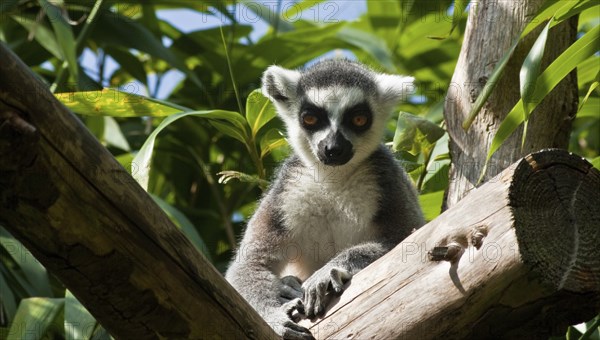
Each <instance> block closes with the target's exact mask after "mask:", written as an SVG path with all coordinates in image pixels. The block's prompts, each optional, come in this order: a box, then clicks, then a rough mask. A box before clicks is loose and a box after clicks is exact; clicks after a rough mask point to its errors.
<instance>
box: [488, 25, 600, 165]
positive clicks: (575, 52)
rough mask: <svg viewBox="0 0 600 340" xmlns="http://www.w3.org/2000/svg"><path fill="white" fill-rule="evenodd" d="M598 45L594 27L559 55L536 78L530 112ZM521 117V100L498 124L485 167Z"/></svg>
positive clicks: (599, 35) (599, 32)
mask: <svg viewBox="0 0 600 340" xmlns="http://www.w3.org/2000/svg"><path fill="white" fill-rule="evenodd" d="M599 43H600V26H596V27H595V28H594V29H592V30H591V31H589V32H588V33H586V34H585V35H584V36H583V37H581V38H580V39H578V40H577V41H575V42H574V43H573V44H572V45H571V46H570V47H569V48H568V49H567V50H566V51H564V52H563V53H562V54H561V55H559V56H558V57H557V58H556V60H554V62H552V64H550V66H548V68H546V70H544V72H543V73H542V74H541V75H540V76H539V77H538V80H537V86H536V89H535V92H534V94H533V95H532V97H531V98H532V100H533V101H534V102H533V105H534V106H533V107H532V110H533V109H534V108H535V106H537V104H538V103H539V102H541V101H542V99H543V98H544V97H545V96H546V95H547V94H548V93H550V91H552V89H553V88H554V87H555V86H556V85H557V84H558V83H559V82H560V81H561V80H562V79H563V78H564V77H566V76H567V74H569V72H571V71H572V70H573V69H574V68H576V67H577V65H579V63H581V62H582V61H584V60H586V59H587V58H589V57H590V56H591V55H593V54H594V53H596V52H597V49H598V44H599ZM523 117H524V113H523V103H522V99H521V100H519V102H518V103H517V104H515V106H513V108H512V110H511V111H510V112H509V113H508V115H507V116H506V118H505V119H504V120H503V121H502V123H501V124H500V127H499V128H498V131H497V132H496V135H495V136H494V139H493V140H492V144H491V146H490V149H489V150H488V154H487V158H486V165H487V163H488V161H489V160H490V158H491V157H492V155H493V154H494V153H495V152H496V151H497V150H498V148H500V146H501V145H502V143H504V141H505V140H506V139H507V138H508V137H509V136H510V135H511V134H512V133H513V132H514V131H515V130H516V129H517V128H518V127H519V125H521V123H522V122H523Z"/></svg>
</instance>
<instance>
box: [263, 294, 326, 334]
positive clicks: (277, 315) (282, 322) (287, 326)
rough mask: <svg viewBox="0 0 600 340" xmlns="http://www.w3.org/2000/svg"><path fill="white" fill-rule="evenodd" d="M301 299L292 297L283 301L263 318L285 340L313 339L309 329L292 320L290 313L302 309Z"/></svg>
mask: <svg viewBox="0 0 600 340" xmlns="http://www.w3.org/2000/svg"><path fill="white" fill-rule="evenodd" d="M302 308H303V305H302V300H300V299H293V300H291V301H289V302H286V303H284V304H283V305H282V306H281V307H279V309H277V310H276V311H275V312H274V313H271V314H270V315H269V316H268V317H267V318H266V319H265V320H266V321H267V323H268V324H269V325H270V326H271V328H273V330H274V331H275V332H276V333H277V334H279V335H280V336H282V337H283V339H285V340H314V339H315V338H314V337H313V336H312V334H311V333H310V331H309V330H308V329H306V328H305V327H302V326H300V325H298V324H297V323H295V322H294V321H292V313H293V312H294V311H296V310H302Z"/></svg>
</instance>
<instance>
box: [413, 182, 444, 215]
mask: <svg viewBox="0 0 600 340" xmlns="http://www.w3.org/2000/svg"><path fill="white" fill-rule="evenodd" d="M443 201H444V191H443V190H441V191H436V192H432V193H428V194H423V195H419V204H420V205H421V209H423V215H424V216H425V220H427V221H431V220H433V219H435V218H436V217H438V216H439V215H440V213H441V211H442V202H443Z"/></svg>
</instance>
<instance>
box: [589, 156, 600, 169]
mask: <svg viewBox="0 0 600 340" xmlns="http://www.w3.org/2000/svg"><path fill="white" fill-rule="evenodd" d="M590 163H592V166H593V167H594V168H596V169H598V170H600V156H598V157H596V158H594V159H592V160H591V161H590Z"/></svg>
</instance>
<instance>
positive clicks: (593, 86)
mask: <svg viewBox="0 0 600 340" xmlns="http://www.w3.org/2000/svg"><path fill="white" fill-rule="evenodd" d="M598 85H600V71H598V73H596V77H595V81H594V82H593V83H592V84H591V85H590V88H589V89H588V91H587V94H586V95H585V97H584V98H583V100H582V101H581V102H580V104H579V108H578V109H577V112H578V113H579V111H581V109H582V108H583V106H584V105H585V103H586V102H587V101H588V99H589V98H590V95H591V94H592V92H594V90H595V89H596V88H597V87H598Z"/></svg>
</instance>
